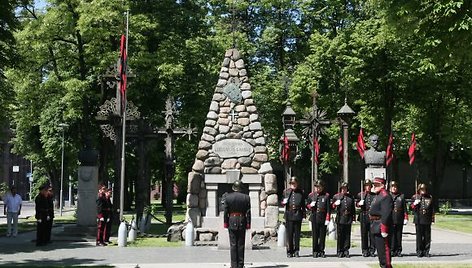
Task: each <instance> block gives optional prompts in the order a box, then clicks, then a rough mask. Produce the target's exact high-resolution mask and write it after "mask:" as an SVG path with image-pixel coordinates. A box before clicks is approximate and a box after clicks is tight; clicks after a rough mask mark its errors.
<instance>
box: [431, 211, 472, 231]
mask: <svg viewBox="0 0 472 268" xmlns="http://www.w3.org/2000/svg"><path fill="white" fill-rule="evenodd" d="M434 227H436V228H441V229H446V230H453V231H458V232H464V233H469V234H472V215H436V223H435V224H434Z"/></svg>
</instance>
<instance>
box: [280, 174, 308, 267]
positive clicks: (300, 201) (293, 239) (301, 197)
mask: <svg viewBox="0 0 472 268" xmlns="http://www.w3.org/2000/svg"><path fill="white" fill-rule="evenodd" d="M282 205H284V206H285V214H284V216H285V222H286V227H287V257H288V258H291V257H297V258H298V257H300V233H301V228H302V220H303V218H305V215H306V209H305V194H304V192H303V190H302V189H300V188H298V180H297V178H296V177H292V178H291V179H290V188H288V189H287V190H285V193H284V199H283V201H282Z"/></svg>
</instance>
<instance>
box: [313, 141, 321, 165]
mask: <svg viewBox="0 0 472 268" xmlns="http://www.w3.org/2000/svg"><path fill="white" fill-rule="evenodd" d="M313 149H314V151H315V162H316V163H317V164H319V163H320V143H319V142H318V138H317V137H315V139H314V140H313Z"/></svg>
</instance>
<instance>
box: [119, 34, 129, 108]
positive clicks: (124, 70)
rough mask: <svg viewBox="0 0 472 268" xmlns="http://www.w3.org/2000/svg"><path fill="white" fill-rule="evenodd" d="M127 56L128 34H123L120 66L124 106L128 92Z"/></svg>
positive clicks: (120, 82)
mask: <svg viewBox="0 0 472 268" xmlns="http://www.w3.org/2000/svg"><path fill="white" fill-rule="evenodd" d="M127 56H128V55H126V36H125V35H124V34H123V35H121V44H120V66H119V70H118V71H119V73H120V79H119V87H120V92H121V102H122V107H124V102H125V93H126V82H127V60H128V59H127Z"/></svg>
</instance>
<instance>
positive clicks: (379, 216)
mask: <svg viewBox="0 0 472 268" xmlns="http://www.w3.org/2000/svg"><path fill="white" fill-rule="evenodd" d="M374 192H375V193H376V196H375V198H374V201H373V202H372V205H371V206H370V211H369V218H370V232H371V233H372V235H373V237H374V243H375V248H376V249H377V255H378V257H379V263H380V267H385V268H391V267H392V260H391V256H390V241H389V237H388V236H389V232H390V230H391V228H392V206H393V200H392V196H391V195H390V194H389V193H388V192H387V190H386V189H385V179H384V178H378V177H377V178H374Z"/></svg>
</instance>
